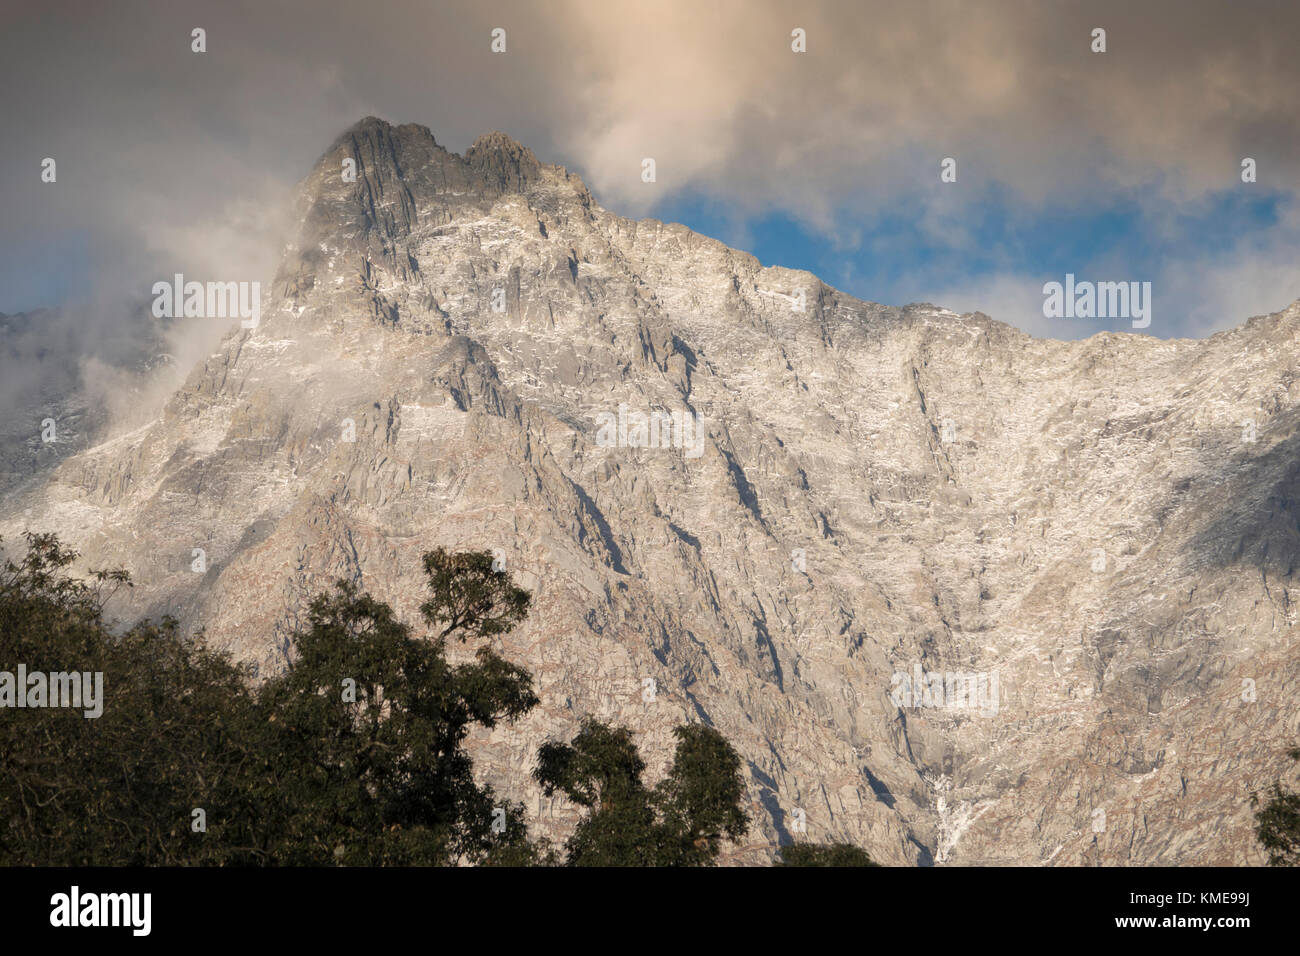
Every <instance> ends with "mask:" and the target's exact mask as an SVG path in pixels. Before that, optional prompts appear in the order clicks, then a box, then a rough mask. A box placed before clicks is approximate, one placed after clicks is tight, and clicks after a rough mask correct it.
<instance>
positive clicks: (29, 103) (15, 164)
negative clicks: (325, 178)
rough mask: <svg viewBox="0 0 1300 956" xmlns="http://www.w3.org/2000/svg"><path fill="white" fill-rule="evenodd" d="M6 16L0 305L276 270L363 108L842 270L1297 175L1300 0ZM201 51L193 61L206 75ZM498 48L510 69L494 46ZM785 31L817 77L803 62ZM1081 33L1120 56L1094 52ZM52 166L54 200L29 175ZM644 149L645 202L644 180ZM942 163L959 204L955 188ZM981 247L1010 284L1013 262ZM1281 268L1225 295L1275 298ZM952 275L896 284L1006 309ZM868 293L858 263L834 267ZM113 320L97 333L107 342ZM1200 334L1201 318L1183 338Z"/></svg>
mask: <svg viewBox="0 0 1300 956" xmlns="http://www.w3.org/2000/svg"><path fill="white" fill-rule="evenodd" d="M11 7H12V5H11ZM6 16H7V18H8V19H7V21H6V23H5V30H4V31H3V34H2V36H0V79H2V80H3V82H4V84H5V88H6V89H9V90H11V91H13V90H20V91H21V95H17V96H11V100H10V102H9V104H7V128H6V133H7V135H6V137H5V138H4V139H3V141H0V201H2V202H3V203H4V208H5V209H6V215H5V217H3V219H0V254H3V255H4V257H5V261H6V262H9V263H13V265H12V266H10V267H9V268H3V267H0V276H3V278H4V287H3V288H2V289H0V310H8V311H13V310H14V309H16V308H26V307H30V306H32V305H35V304H37V303H38V302H41V301H45V300H46V299H48V298H49V297H51V296H53V297H59V296H61V295H62V296H63V297H64V298H69V297H71V296H72V294H73V293H74V292H79V293H80V294H83V295H84V294H88V293H90V292H93V293H94V294H95V295H97V296H100V297H101V298H102V297H103V295H101V293H104V294H106V290H112V291H114V292H116V293H117V294H119V295H120V296H122V297H126V296H128V295H129V294H131V293H132V292H135V293H139V292H140V291H141V290H147V289H148V287H149V285H150V284H151V283H152V281H156V279H157V278H159V277H163V276H168V275H170V274H172V273H173V272H175V271H184V272H186V273H193V274H195V275H199V274H200V273H201V274H203V277H208V276H212V277H220V278H231V279H239V278H244V277H245V276H246V275H248V273H250V272H252V271H254V270H257V269H258V268H259V266H260V265H261V264H263V263H269V264H272V265H273V262H274V259H275V256H276V251H277V249H278V246H279V244H280V243H281V242H282V240H283V238H284V237H283V235H282V234H281V232H280V229H281V226H282V223H281V222H280V220H279V219H278V217H277V215H275V214H273V213H271V212H269V210H270V209H271V208H272V207H274V206H275V204H276V202H277V197H278V196H281V195H287V192H288V190H289V189H290V188H291V186H292V184H293V183H294V182H296V181H297V180H298V179H299V178H300V177H301V176H302V175H304V174H305V173H306V171H307V170H308V169H309V168H310V166H311V163H312V162H313V161H314V160H315V158H316V157H317V156H318V155H319V154H320V152H321V151H322V150H323V149H324V148H325V147H326V145H327V144H328V143H329V142H331V141H332V139H333V138H334V137H335V136H336V135H337V134H338V132H339V131H340V130H341V129H343V128H345V127H346V126H347V125H349V124H351V123H352V122H354V121H355V120H356V119H358V118H359V117H361V116H362V115H365V114H368V113H374V114H377V115H381V116H385V117H387V118H388V119H390V120H393V121H395V122H420V123H424V124H426V125H428V126H430V127H431V128H432V129H433V131H434V133H435V135H436V136H437V137H438V140H439V142H441V143H443V144H444V145H446V146H448V147H449V148H451V149H455V150H457V151H461V150H463V149H464V148H465V147H466V146H467V145H468V144H469V143H470V142H472V141H473V139H474V138H475V137H476V136H477V135H479V134H480V133H483V132H486V131H488V130H491V129H501V130H504V131H506V132H509V133H510V134H511V135H513V136H515V137H516V138H517V139H519V140H521V141H522V142H524V143H526V144H527V145H529V146H530V147H532V148H533V150H534V151H535V152H536V153H537V154H538V155H539V156H541V157H542V158H544V159H546V160H550V161H557V162H561V163H564V164H566V165H568V166H570V168H572V169H574V170H575V171H577V172H579V173H580V174H582V175H583V176H584V177H585V178H586V179H587V180H588V183H589V185H590V186H591V187H592V188H593V190H594V191H595V193H596V195H597V197H598V198H599V199H600V201H601V202H602V203H603V204H604V205H606V206H607V207H609V208H611V209H614V210H616V211H618V212H621V213H625V214H636V215H641V214H647V213H649V214H653V213H654V212H655V211H656V210H657V209H660V208H664V207H665V206H666V205H669V204H672V203H673V202H674V200H675V199H679V198H680V197H682V196H684V195H688V194H693V195H700V196H705V197H707V198H708V199H709V201H710V202H711V203H713V204H715V205H716V206H719V207H725V208H727V209H729V210H730V211H731V212H730V216H731V217H732V218H733V221H734V222H735V233H736V234H739V235H744V234H745V220H746V219H747V218H749V217H755V216H762V215H765V214H769V213H773V212H776V213H780V214H783V215H786V216H789V217H792V218H794V219H795V220H797V221H799V222H801V223H803V224H806V225H807V226H808V227H809V228H810V229H812V230H815V231H817V232H819V233H821V234H823V235H825V236H828V237H833V238H834V239H835V241H836V242H838V243H839V244H840V246H841V247H842V248H844V249H846V250H852V249H853V248H854V247H855V246H857V245H858V244H859V243H860V244H861V247H862V248H863V249H865V250H868V251H869V250H870V249H872V248H873V246H874V247H879V246H880V245H881V244H887V243H888V241H889V236H888V235H887V234H886V233H883V232H881V231H880V228H879V220H880V217H881V216H882V215H883V214H884V213H885V212H889V213H890V214H891V215H897V214H898V213H899V210H904V211H906V212H908V213H910V214H911V215H913V216H914V217H915V219H916V220H917V222H918V223H919V227H918V228H920V229H922V230H924V231H926V233H927V234H928V235H929V236H930V237H931V238H932V239H933V240H934V241H935V242H936V243H942V244H944V245H945V247H946V249H947V251H948V252H950V253H952V254H953V256H959V255H961V254H971V255H975V254H982V255H988V254H990V250H988V249H986V248H982V247H983V246H984V244H985V242H986V239H987V232H986V231H985V230H984V229H983V228H982V223H981V221H980V220H979V219H977V218H974V217H976V216H978V215H981V214H982V213H983V212H984V211H985V210H987V209H988V208H989V207H990V205H991V204H997V205H999V206H1001V207H1003V208H1004V209H1005V210H1006V212H1007V215H1008V216H1011V217H1021V218H1030V217H1033V216H1035V215H1039V214H1044V213H1045V212H1052V211H1059V210H1061V209H1072V208H1077V209H1087V208H1099V207H1105V206H1106V205H1108V204H1113V203H1116V202H1125V203H1130V204H1132V205H1134V206H1136V207H1138V208H1139V209H1140V210H1141V211H1142V212H1143V214H1144V215H1147V214H1149V215H1150V216H1152V217H1158V216H1159V215H1160V214H1161V213H1160V210H1161V209H1162V208H1166V207H1168V206H1169V204H1174V205H1178V204H1184V203H1195V202H1197V201H1198V200H1200V199H1202V198H1203V197H1205V196H1207V195H1211V194H1214V193H1215V192H1216V191H1219V190H1225V189H1232V188H1237V187H1239V185H1240V184H1239V178H1238V170H1239V164H1240V160H1241V158H1242V157H1244V156H1251V157H1253V158H1255V159H1256V160H1257V162H1258V164H1259V176H1260V182H1259V183H1258V184H1256V185H1257V188H1258V189H1259V190H1260V191H1266V190H1274V191H1279V192H1281V193H1283V194H1285V195H1288V196H1290V195H1294V190H1295V184H1296V183H1298V182H1300V175H1298V174H1300V126H1298V125H1297V124H1296V123H1295V117H1296V116H1300V61H1298V60H1297V58H1296V57H1295V56H1294V55H1293V42H1292V40H1293V37H1294V36H1295V35H1296V32H1297V26H1300V8H1297V7H1296V6H1295V5H1294V4H1291V3H1283V2H1262V0H1257V2H1250V0H1246V2H1242V3H1236V4H1223V3H1219V2H1212V0H1150V2H1146V3H1143V4H1132V3H1128V2H1110V0H1107V2H1096V3H1088V4H1082V3H1078V4H1071V3H1051V4H1048V3H1037V2H1028V0H1002V2H988V3H981V4H970V3H965V2H958V0H913V2H909V3H864V2H859V0H844V2H838V3H837V2H823V3H811V4H799V5H795V4H789V3H784V2H778V0H746V2H741V0H722V2H718V3H710V4H700V3H698V2H694V0H672V2H655V3H644V4H639V3H608V2H605V0H560V2H554V3H546V4H537V3H531V2H518V3H508V2H507V3H494V4H491V5H485V4H481V3H474V2H468V0H465V2H450V3H439V4H430V3H428V2H426V0H403V2H384V0H375V2H371V3H366V4H355V3H349V2H340V0H323V2H322V0H314V2H310V3H308V2H306V0H293V2H278V3H274V4H267V3H264V2H252V0H234V2H229V3H223V4H220V5H213V4H209V3H195V2H184V0H182V2H174V3H168V4H158V3H146V2H122V3H115V4H112V5H106V4H96V3H88V2H86V3H69V2H64V3H60V2H58V0H42V2H40V3H36V2H35V0H32V2H31V3H30V4H29V5H28V7H27V10H26V12H24V11H22V10H13V9H11V10H10V11H9V12H8V13H7V14H6ZM195 27H203V28H204V29H206V31H207V52H206V53H202V54H196V53H193V52H191V49H190V31H191V30H192V29H193V28H195ZM493 27H502V28H504V29H506V31H507V38H508V46H507V52H506V53H505V54H502V55H498V54H493V53H492V52H491V50H490V49H489V39H490V36H489V34H490V31H491V29H492V28H493ZM795 27H800V28H802V29H804V30H806V32H807V46H808V52H807V53H803V54H795V53H793V52H791V49H790V34H791V30H792V29H794V28H795ZM1095 27H1102V28H1104V29H1105V30H1106V31H1107V52H1105V53H1092V52H1091V51H1090V43H1091V31H1092V30H1093V28H1095ZM45 156H54V157H56V158H57V161H58V163H59V180H58V183H57V184H52V185H51V184H41V183H40V182H39V178H38V177H39V163H40V160H41V159H42V158H43V157H45ZM647 156H649V157H653V158H654V159H655V160H656V164H657V172H658V181H657V182H656V183H654V184H646V183H643V182H642V181H641V178H640V172H641V160H642V159H643V158H644V157H647ZM944 157H953V158H955V159H956V160H957V162H958V182H957V183H956V184H953V185H949V186H943V187H941V185H940V184H939V182H938V175H939V163H940V160H941V159H943V158H944ZM940 189H946V190H947V192H946V193H941V192H940ZM957 197H959V198H957ZM1153 221H1154V219H1153ZM1066 228H1068V224H1067V226H1066ZM1170 228H1174V229H1176V228H1177V223H1176V222H1174V223H1173V224H1172V225H1170ZM996 252H997V253H998V254H999V255H1002V256H1003V257H1004V258H1008V259H1009V260H1011V261H1007V262H1002V263H999V264H998V272H999V273H1000V274H1004V275H1007V276H1011V275H1014V274H1015V272H1016V263H1015V262H1014V253H1015V250H1014V249H1003V250H1000V251H996ZM47 253H48V254H47ZM1177 254H1178V255H1179V256H1181V257H1183V258H1182V262H1183V265H1182V267H1181V269H1182V272H1181V273H1179V268H1180V267H1179V266H1178V264H1177V263H1174V262H1169V263H1167V264H1166V265H1165V266H1164V267H1163V268H1164V269H1165V270H1167V271H1168V272H1169V274H1170V275H1171V276H1173V275H1177V274H1181V275H1183V276H1184V278H1185V281H1187V282H1188V283H1190V284H1191V285H1192V286H1196V285H1197V284H1198V279H1197V277H1198V275H1199V274H1200V267H1201V265H1203V263H1200V262H1198V258H1199V257H1198V254H1197V251H1196V250H1195V249H1194V248H1189V247H1187V246H1186V245H1185V244H1180V245H1179V248H1178V250H1177ZM1290 255H1291V251H1290V250H1288V251H1286V252H1285V253H1282V252H1279V253H1278V254H1276V255H1271V254H1270V255H1268V256H1266V257H1265V258H1266V260H1267V263H1268V264H1266V265H1260V266H1257V267H1255V271H1254V272H1251V271H1250V268H1251V267H1250V264H1249V261H1248V260H1245V259H1243V260H1242V262H1241V263H1240V268H1237V269H1235V270H1234V271H1231V274H1232V275H1236V276H1240V277H1241V278H1242V279H1243V280H1244V279H1245V278H1247V277H1249V276H1253V277H1254V278H1255V279H1256V280H1257V281H1260V282H1271V283H1275V284H1276V285H1278V286H1279V287H1289V286H1288V285H1287V283H1288V281H1289V273H1288V271H1287V267H1286V260H1287V258H1288V257H1290ZM951 262H952V256H947V255H945V256H942V257H937V258H936V260H935V263H936V268H937V267H938V266H939V265H940V264H942V266H943V268H944V269H945V270H947V272H946V273H945V274H937V273H936V274H930V275H925V274H924V269H925V266H926V263H925V262H918V263H916V264H915V268H914V270H913V271H914V272H915V280H916V281H915V282H913V283H912V285H911V286H910V288H922V287H926V288H936V289H942V288H943V287H945V286H947V287H951V288H953V289H954V290H956V289H957V287H958V286H959V285H961V284H963V283H966V284H967V285H968V286H969V287H970V288H971V289H976V288H979V287H980V284H981V283H982V284H983V288H985V289H986V290H988V291H989V292H990V293H992V292H994V291H998V290H1001V291H1000V293H999V294H1000V295H1004V296H1006V298H1005V301H1006V303H1007V304H1008V306H1011V305H1012V304H1013V303H1014V302H1015V301H1019V299H1018V298H1016V297H1014V296H1013V295H1012V292H1013V287H1012V286H1011V285H1006V284H1005V283H1001V284H999V283H998V282H993V281H992V280H988V279H981V278H980V274H970V275H956V276H954V275H951V274H950V273H951V268H952V266H951ZM1225 268H1227V266H1225ZM854 269H855V267H854V265H853V264H852V263H851V262H849V261H848V258H847V252H846V259H845V262H844V265H843V266H842V268H841V269H840V270H838V271H840V272H841V274H849V273H851V272H853V271H854ZM858 271H861V270H858ZM1218 272H1219V274H1223V275H1227V274H1229V273H1228V272H1225V271H1224V269H1219V270H1218ZM982 274H984V275H988V274H990V273H988V271H987V269H985V271H984V272H983V273H982ZM1026 281H1027V280H1026ZM900 289H902V286H901V285H899V284H897V283H893V284H885V285H884V286H883V287H882V288H881V289H880V290H879V291H877V290H875V289H870V288H867V289H855V290H853V291H855V292H857V293H858V294H862V295H865V296H867V297H870V298H876V299H880V300H885V301H889V298H888V297H889V295H890V294H892V293H893V292H894V291H897V290H900ZM1233 289H1236V290H1238V292H1237V293H1236V295H1237V296H1238V298H1237V299H1236V300H1235V301H1232V298H1233V295H1234V293H1233V292H1232V291H1231V290H1233ZM1215 290H1220V291H1215ZM1210 291H1211V292H1213V293H1214V294H1213V295H1210V296H1209V297H1208V298H1209V299H1216V300H1217V298H1218V297H1219V296H1220V295H1222V297H1224V298H1223V301H1222V308H1224V309H1225V310H1226V311H1227V312H1228V314H1230V315H1231V314H1234V312H1235V314H1238V315H1240V313H1241V312H1242V311H1243V309H1244V308H1245V307H1246V306H1247V305H1248V304H1249V303H1252V302H1254V301H1256V299H1259V300H1263V299H1268V300H1269V301H1272V298H1271V295H1272V294H1271V293H1266V294H1265V295H1263V296H1256V297H1252V295H1251V294H1249V293H1248V292H1247V291H1246V289H1245V285H1244V282H1240V281H1236V280H1228V279H1224V280H1223V284H1222V285H1221V286H1215V287H1214V289H1212V290H1210ZM910 297H912V298H915V297H916V296H910ZM1193 298H1195V297H1193ZM936 301H938V299H936ZM50 304H54V303H50ZM948 304H952V303H948ZM954 307H955V306H954ZM1217 307H1218V306H1216V308H1217ZM986 311H987V310H986ZM101 312H102V314H100V313H99V312H97V313H96V314H93V315H89V316H87V319H86V323H87V328H88V329H94V328H96V327H97V326H99V325H107V324H112V323H114V322H116V321H117V320H118V318H117V317H115V316H114V314H113V313H114V310H113V309H111V308H110V309H105V310H101ZM1016 314H1019V313H1018V312H1017V313H1016ZM999 317H1003V318H1008V319H1010V320H1012V321H1020V319H1017V318H1016V317H1015V315H1013V314H1008V315H1005V316H999ZM1025 321H1028V320H1025ZM1209 321H1210V319H1209V317H1208V316H1207V315H1205V314H1204V309H1203V308H1202V309H1200V310H1199V311H1196V313H1195V314H1194V315H1193V314H1192V313H1189V316H1188V319H1187V322H1186V323H1185V325H1179V326H1177V328H1179V329H1181V330H1182V331H1192V330H1195V329H1200V328H1202V327H1206V326H1204V323H1205V322H1209ZM1171 331H1172V329H1171Z"/></svg>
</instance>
